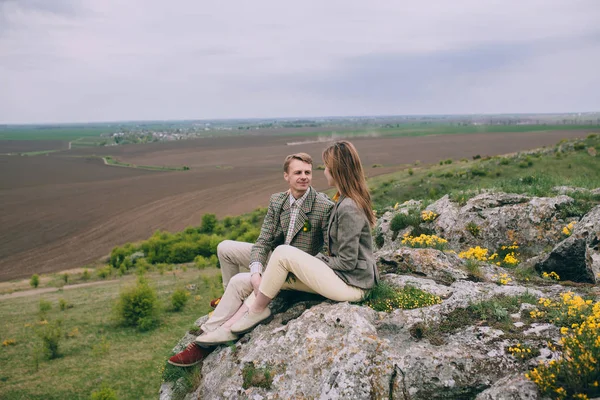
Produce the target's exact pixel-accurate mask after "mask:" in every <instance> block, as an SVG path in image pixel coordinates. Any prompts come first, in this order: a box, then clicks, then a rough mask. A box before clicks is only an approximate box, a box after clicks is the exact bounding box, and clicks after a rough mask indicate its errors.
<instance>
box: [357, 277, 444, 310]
mask: <svg viewBox="0 0 600 400" xmlns="http://www.w3.org/2000/svg"><path fill="white" fill-rule="evenodd" d="M441 302H442V300H441V299H440V298H439V297H438V296H435V295H433V294H431V293H428V292H425V291H423V290H421V289H418V288H416V287H414V286H410V285H406V286H405V287H404V288H402V289H398V288H395V287H393V286H391V285H390V284H388V283H386V282H381V283H379V284H378V285H377V286H375V287H374V288H373V289H371V290H370V291H369V293H368V294H367V297H366V298H365V300H364V302H363V303H364V304H365V305H366V306H368V307H371V308H372V309H373V310H375V311H385V312H391V311H393V310H395V309H398V308H401V309H413V308H420V307H427V306H431V305H434V304H439V303H441Z"/></svg>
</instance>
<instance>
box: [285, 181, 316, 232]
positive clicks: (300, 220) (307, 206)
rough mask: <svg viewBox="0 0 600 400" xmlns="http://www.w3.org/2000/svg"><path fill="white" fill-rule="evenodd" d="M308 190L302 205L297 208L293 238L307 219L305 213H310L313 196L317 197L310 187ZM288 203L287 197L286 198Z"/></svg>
mask: <svg viewBox="0 0 600 400" xmlns="http://www.w3.org/2000/svg"><path fill="white" fill-rule="evenodd" d="M309 190H310V192H309V193H308V196H306V199H305V200H304V203H303V204H302V207H300V209H299V210H298V216H297V217H296V224H295V225H294V230H293V231H292V239H294V237H296V235H297V234H298V232H300V230H301V229H302V228H303V227H304V223H305V222H306V220H307V219H308V217H307V215H306V214H308V213H310V211H311V210H312V206H313V203H314V201H315V198H316V197H317V194H316V192H315V191H314V189H313V188H312V187H311V188H309ZM288 203H289V199H288ZM291 241H292V240H290V242H291Z"/></svg>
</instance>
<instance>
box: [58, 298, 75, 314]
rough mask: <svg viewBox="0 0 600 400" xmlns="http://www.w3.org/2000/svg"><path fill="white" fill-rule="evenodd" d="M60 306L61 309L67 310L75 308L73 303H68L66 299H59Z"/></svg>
mask: <svg viewBox="0 0 600 400" xmlns="http://www.w3.org/2000/svg"><path fill="white" fill-rule="evenodd" d="M58 308H59V309H60V311H65V310H67V309H69V308H73V304H71V303H68V302H67V301H66V300H65V299H59V300H58Z"/></svg>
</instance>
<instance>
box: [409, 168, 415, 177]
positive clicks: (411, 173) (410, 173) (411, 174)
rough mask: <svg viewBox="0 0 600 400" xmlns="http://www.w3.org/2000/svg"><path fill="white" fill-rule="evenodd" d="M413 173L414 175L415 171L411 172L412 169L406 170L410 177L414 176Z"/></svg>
mask: <svg viewBox="0 0 600 400" xmlns="http://www.w3.org/2000/svg"><path fill="white" fill-rule="evenodd" d="M414 173H415V171H413V169H412V168H409V169H408V174H409V175H410V176H413V175H414Z"/></svg>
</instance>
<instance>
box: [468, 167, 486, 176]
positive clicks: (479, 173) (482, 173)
mask: <svg viewBox="0 0 600 400" xmlns="http://www.w3.org/2000/svg"><path fill="white" fill-rule="evenodd" d="M471 175H473V176H486V175H487V171H486V170H485V169H483V168H473V169H472V170H471Z"/></svg>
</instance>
